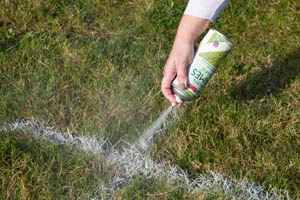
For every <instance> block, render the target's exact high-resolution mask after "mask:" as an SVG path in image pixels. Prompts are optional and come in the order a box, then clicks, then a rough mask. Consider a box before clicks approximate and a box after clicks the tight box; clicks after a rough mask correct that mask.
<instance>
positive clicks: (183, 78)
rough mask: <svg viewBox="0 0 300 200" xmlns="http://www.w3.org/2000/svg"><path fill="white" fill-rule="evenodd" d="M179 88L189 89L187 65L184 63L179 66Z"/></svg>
mask: <svg viewBox="0 0 300 200" xmlns="http://www.w3.org/2000/svg"><path fill="white" fill-rule="evenodd" d="M177 79H178V87H179V89H181V90H184V89H185V88H186V87H187V64H186V63H182V64H180V65H178V66H177Z"/></svg>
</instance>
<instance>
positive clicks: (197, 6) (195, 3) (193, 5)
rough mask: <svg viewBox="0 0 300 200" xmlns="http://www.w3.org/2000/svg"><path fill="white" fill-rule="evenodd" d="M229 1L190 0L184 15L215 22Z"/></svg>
mask: <svg viewBox="0 0 300 200" xmlns="http://www.w3.org/2000/svg"><path fill="white" fill-rule="evenodd" d="M228 3H229V0H189V3H188V5H187V7H186V9H185V12H184V14H186V15H191V16H194V17H199V18H204V19H208V20H210V21H211V22H214V21H215V20H216V19H217V17H218V16H219V14H220V13H221V12H222V11H223V10H224V8H225V7H226V5H227V4H228Z"/></svg>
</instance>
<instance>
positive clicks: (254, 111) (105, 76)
mask: <svg viewBox="0 0 300 200" xmlns="http://www.w3.org/2000/svg"><path fill="white" fill-rule="evenodd" d="M186 3H187V1H183V0H173V1H171V0H156V1H154V0H119V1H117V0H60V1H58V0H49V1H43V0H24V1H18V0H11V1H8V0H6V1H3V2H1V3H0V126H2V125H5V124H6V123H9V122H11V121H15V120H17V119H25V120H26V119H32V118H35V119H37V120H39V121H41V122H43V123H44V124H45V125H47V126H51V127H56V128H57V129H58V130H60V131H62V132H67V131H68V132H70V133H72V134H74V135H75V136H94V137H99V138H105V139H107V140H108V141H109V142H110V143H111V144H112V145H114V146H116V147H119V146H122V145H123V142H124V141H127V142H131V143H132V142H134V141H135V140H136V138H137V137H138V136H139V135H141V133H142V131H143V130H144V129H145V128H147V127H148V126H149V125H150V124H151V123H152V122H153V121H154V120H155V119H156V118H157V117H158V116H159V115H160V114H161V113H162V112H163V111H164V110H165V109H166V108H167V107H168V106H169V103H168V102H167V101H166V99H165V98H164V97H163V95H162V94H161V92H160V82H161V79H162V71H163V66H164V63H165V62H166V59H167V58H168V54H169V52H170V49H171V47H172V42H173V39H174V37H175V34H176V29H177V25H178V23H179V20H180V18H181V15H182V13H183V11H184V8H185V5H186ZM212 27H213V28H215V29H217V30H218V31H220V32H222V33H224V34H225V35H226V36H227V37H229V38H230V39H231V40H232V41H233V43H234V44H235V48H234V49H233V51H232V52H231V53H230V54H229V55H228V56H227V58H226V59H225V60H224V61H223V62H222V63H221V64H220V65H219V68H218V71H217V73H216V74H215V75H214V77H213V78H212V80H211V81H210V82H209V83H208V85H207V88H206V89H205V90H204V91H203V92H202V94H201V96H200V98H199V99H197V100H196V101H194V102H191V103H188V104H186V105H185V106H184V108H182V109H184V114H183V115H181V116H180V117H179V118H178V119H177V121H175V122H174V123H173V125H172V126H171V127H170V128H169V129H168V130H167V131H166V132H165V133H164V135H163V136H161V137H159V138H157V143H156V144H155V145H154V147H153V148H152V150H151V156H152V158H153V159H154V160H157V161H160V160H164V161H166V162H169V163H172V164H176V165H178V166H179V167H181V168H182V169H184V170H186V171H187V172H188V173H189V175H190V176H191V177H196V176H198V175H199V174H206V173H208V172H209V171H215V172H220V173H222V174H223V175H224V176H226V177H230V178H231V179H233V180H244V179H247V180H248V181H250V182H254V183H257V184H260V185H263V186H265V187H266V188H269V187H270V188H275V189H278V190H280V189H282V190H285V191H288V193H289V195H290V197H291V198H292V199H297V198H299V199H300V29H299V27H300V4H299V1H296V0H282V1H276V0H270V1H261V0H256V1H255V0H249V1H242V0H232V1H231V3H230V4H229V5H228V6H227V8H226V9H225V10H224V12H223V13H222V14H221V15H220V17H219V19H218V20H217V21H216V22H215V23H214V24H213V25H212ZM30 135H31V134H30V133H28V131H26V130H16V131H12V132H8V133H4V132H3V133H0V155H1V156H0V199H86V198H89V197H90V195H91V194H94V193H95V191H99V190H100V188H101V187H102V186H103V184H104V183H105V181H107V180H108V179H109V177H110V174H111V173H113V172H112V171H111V170H110V169H108V168H107V167H106V166H105V165H104V164H103V163H101V160H99V158H97V157H96V156H94V155H89V154H86V153H84V152H74V151H72V149H70V148H62V147H60V146H56V145H51V144H49V143H47V142H41V141H39V140H36V139H34V138H32V137H30ZM115 198H116V199H187V198H190V199H191V198H195V199H216V198H218V199H228V197H226V196H224V195H222V194H220V195H219V194H215V195H214V194H209V195H202V194H201V195H200V194H199V195H191V194H189V193H188V191H187V190H186V189H185V188H182V187H180V186H178V185H176V184H175V185H172V184H169V183H164V182H161V181H158V180H152V179H150V180H149V179H148V178H147V177H143V176H137V177H135V178H134V180H133V181H132V183H130V184H129V185H128V186H125V187H124V188H122V189H121V190H119V191H117V194H116V195H115Z"/></svg>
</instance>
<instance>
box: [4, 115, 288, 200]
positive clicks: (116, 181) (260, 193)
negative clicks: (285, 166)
mask: <svg viewBox="0 0 300 200" xmlns="http://www.w3.org/2000/svg"><path fill="white" fill-rule="evenodd" d="M20 129H21V130H28V131H29V132H30V133H32V134H33V136H34V137H35V138H37V139H42V140H45V141H48V142H50V143H52V144H58V145H67V146H70V147H73V148H75V149H79V150H83V151H85V152H86V153H92V154H95V155H97V156H100V157H101V158H102V159H103V162H107V163H108V164H109V165H110V166H111V165H114V166H115V168H117V171H118V173H115V176H114V177H111V181H110V183H108V184H107V185H106V186H103V187H102V191H99V192H95V194H97V193H98V194H99V193H100V194H101V195H100V196H97V197H95V198H91V199H99V198H100V199H108V198H113V196H114V194H115V192H116V190H118V189H120V188H122V187H124V186H126V185H127V184H129V183H130V181H131V180H132V178H133V176H134V175H137V174H143V175H147V176H148V177H154V178H157V179H158V180H161V181H167V182H169V183H174V182H175V181H176V182H181V183H182V185H183V187H185V186H186V187H187V188H188V190H189V192H191V193H195V192H197V191H200V192H204V193H205V192H218V193H223V194H225V195H227V196H229V197H231V198H237V199H259V200H260V199H263V200H275V199H290V198H289V195H288V193H287V192H285V191H277V190H275V189H272V188H270V189H269V190H266V189H265V188H264V187H262V186H260V185H259V184H255V183H249V182H248V181H247V180H243V181H235V180H231V179H229V178H225V177H224V176H223V175H222V174H220V173H216V172H212V171H211V172H210V174H205V175H204V174H203V175H199V176H198V177H197V178H194V179H191V178H189V177H188V175H187V173H185V172H184V171H183V170H182V169H181V168H179V167H178V166H175V165H170V164H166V163H165V162H163V161H162V162H155V161H153V160H152V159H151V158H150V156H149V155H148V154H147V152H145V151H141V150H140V149H139V148H138V147H137V145H132V146H130V145H129V147H128V148H125V147H124V148H123V151H122V152H119V151H116V150H115V149H113V148H111V149H109V150H104V149H103V146H104V145H105V140H101V139H98V140H97V139H96V138H95V137H79V136H73V135H72V134H70V133H69V132H66V133H62V132H59V131H57V130H56V129H55V128H53V127H47V126H45V125H43V123H41V122H39V121H37V120H35V119H32V120H16V121H14V122H11V123H8V124H7V125H4V126H3V127H0V133H6V132H9V131H14V130H20ZM156 131H157V130H156ZM105 155H106V156H105Z"/></svg>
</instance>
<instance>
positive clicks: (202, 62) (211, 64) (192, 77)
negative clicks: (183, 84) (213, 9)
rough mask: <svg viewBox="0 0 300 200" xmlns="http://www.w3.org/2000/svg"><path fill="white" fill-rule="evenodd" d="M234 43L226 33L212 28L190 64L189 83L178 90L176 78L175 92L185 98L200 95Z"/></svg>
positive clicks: (174, 83) (174, 82)
mask: <svg viewBox="0 0 300 200" xmlns="http://www.w3.org/2000/svg"><path fill="white" fill-rule="evenodd" d="M232 47H233V44H232V43H231V42H230V41H229V39H227V38H226V37H225V36H224V35H222V34H221V33H219V32H218V31H216V30H214V29H210V30H209V32H208V33H207V34H206V35H205V37H204V38H203V40H202V41H201V43H200V45H199V48H198V50H197V53H196V55H195V57H194V60H193V62H192V64H191V65H190V66H188V69H187V70H188V71H187V73H188V85H187V88H186V89H185V90H184V91H181V92H180V91H178V87H176V86H177V85H178V80H177V78H175V80H174V81H173V83H172V85H173V87H175V88H174V89H173V91H174V90H176V91H174V93H175V94H177V95H179V97H180V98H182V99H183V100H188V99H189V100H191V99H193V98H196V97H198V96H199V93H200V92H201V91H202V90H203V88H204V87H205V85H206V84H207V82H208V81H209V80H210V79H211V77H212V76H213V74H214V73H215V72H216V67H217V65H218V63H219V62H220V60H222V58H224V57H225V56H226V55H227V54H228V52H229V51H230V50H231V49H232Z"/></svg>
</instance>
